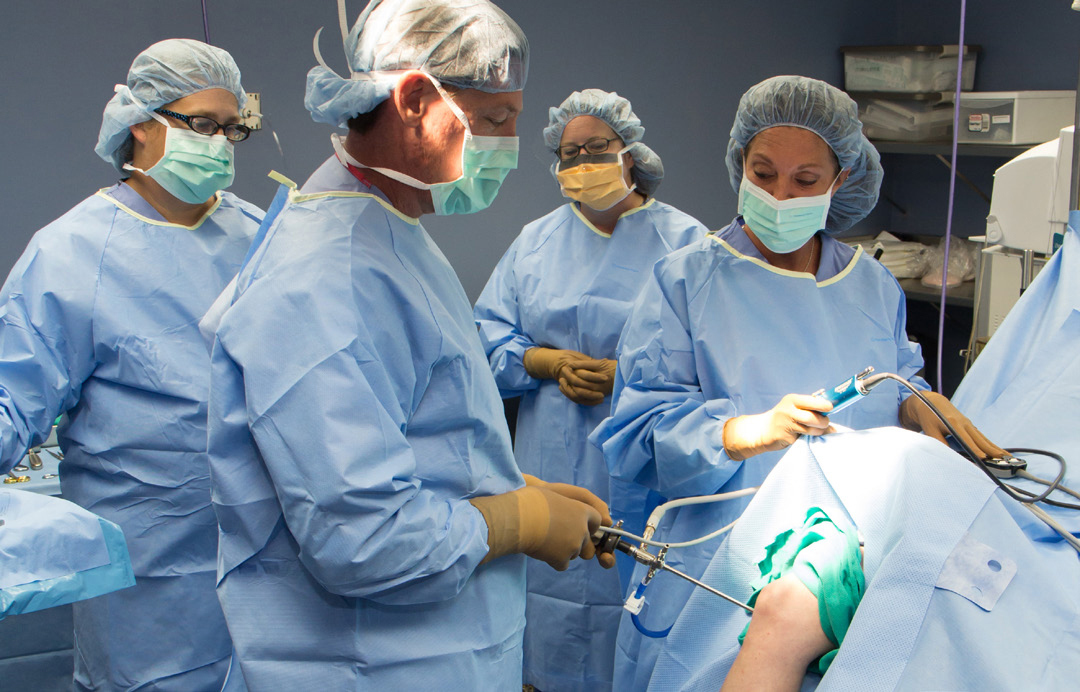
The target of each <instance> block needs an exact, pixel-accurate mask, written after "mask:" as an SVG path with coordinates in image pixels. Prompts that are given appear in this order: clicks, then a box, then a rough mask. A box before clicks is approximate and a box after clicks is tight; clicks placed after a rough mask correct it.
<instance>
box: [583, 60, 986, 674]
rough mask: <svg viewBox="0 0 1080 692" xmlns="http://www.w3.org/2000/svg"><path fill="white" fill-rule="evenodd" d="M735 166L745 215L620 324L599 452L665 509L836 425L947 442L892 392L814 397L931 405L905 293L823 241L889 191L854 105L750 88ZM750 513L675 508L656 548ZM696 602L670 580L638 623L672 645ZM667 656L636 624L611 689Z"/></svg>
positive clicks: (623, 636) (664, 273)
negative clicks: (896, 428)
mask: <svg viewBox="0 0 1080 692" xmlns="http://www.w3.org/2000/svg"><path fill="white" fill-rule="evenodd" d="M727 166H728V171H729V174H730V180H731V184H732V186H733V188H734V189H735V190H736V191H738V192H739V213H740V215H739V216H738V217H736V219H735V221H733V222H732V223H731V225H729V226H728V227H727V228H725V229H723V230H721V231H719V232H716V233H714V234H711V235H709V236H708V237H707V238H706V239H705V240H703V241H701V242H698V243H695V244H694V245H692V246H690V247H687V248H685V249H683V250H681V251H678V252H675V253H673V254H671V255H669V256H668V257H666V258H664V259H662V260H661V261H660V262H658V263H657V264H656V266H655V267H654V268H653V271H652V273H651V276H650V277H649V280H648V281H647V282H646V284H645V288H644V289H643V291H642V293H641V295H640V296H639V298H638V300H637V302H636V303H635V305H634V309H633V311H632V313H631V316H630V319H629V320H628V321H627V329H626V331H625V332H624V333H623V335H622V338H621V341H620V344H619V368H618V371H617V375H616V382H615V389H614V405H613V407H612V415H611V417H609V418H608V419H607V420H605V421H604V422H603V423H602V424H601V425H600V426H599V427H598V429H597V430H596V431H595V433H594V435H593V437H592V439H593V441H594V442H595V443H596V444H598V445H600V446H601V447H602V449H603V451H604V456H605V458H606V460H607V463H608V466H609V468H610V469H611V472H612V474H613V475H614V476H615V477H617V478H621V479H623V480H627V481H634V482H637V483H640V484H641V485H644V486H645V487H648V488H651V489H653V490H655V491H657V492H659V493H660V494H662V495H664V496H666V497H669V498H672V497H684V496H691V495H705V494H711V493H716V492H727V491H732V490H737V489H740V488H747V487H751V486H757V485H760V484H761V482H762V480H763V479H764V478H765V476H766V475H768V473H769V472H770V471H771V470H772V468H773V466H775V464H776V463H777V461H778V459H779V457H780V455H781V450H782V449H784V448H785V447H787V446H788V445H790V444H791V443H792V442H794V441H795V440H796V439H798V437H799V436H800V435H803V434H807V435H820V434H824V433H826V432H828V431H829V429H830V425H831V424H833V423H837V424H843V425H845V426H849V427H852V428H857V429H863V428H870V427H879V426H890V425H896V424H898V423H901V422H902V423H903V424H904V425H905V426H906V427H909V428H912V429H915V430H923V431H924V432H927V433H928V434H931V435H934V436H935V437H942V436H941V431H940V425H941V424H940V423H937V424H936V425H935V424H933V423H932V422H930V420H929V419H930V416H931V414H929V412H928V411H924V410H923V408H925V407H922V406H921V404H918V402H917V400H915V399H910V400H909V399H908V398H907V395H906V393H904V392H900V391H898V388H897V386H896V385H895V383H893V382H889V383H887V384H885V385H882V387H879V388H878V390H877V391H875V393H874V396H871V397H866V399H865V400H863V401H861V402H860V404H859V405H857V406H851V407H849V408H846V409H845V410H843V411H842V412H839V413H837V414H836V415H835V416H832V417H829V416H828V413H829V410H830V408H831V405H830V404H829V402H827V401H825V400H823V399H820V398H818V397H813V396H808V395H809V393H810V392H815V391H817V390H819V389H820V388H821V387H822V386H825V385H831V384H833V383H835V382H839V381H843V380H844V379H845V378H849V377H850V376H851V375H852V373H854V372H857V371H859V370H861V369H863V368H865V367H867V366H873V367H874V368H875V369H877V370H878V371H879V372H892V373H898V374H900V375H901V376H903V377H905V378H907V379H909V380H914V382H915V383H916V386H918V387H919V388H926V387H927V385H926V383H925V382H924V381H923V380H921V379H919V378H917V377H915V375H916V373H917V372H918V371H919V370H920V369H921V368H922V365H923V361H922V356H921V353H920V351H919V347H918V345H916V344H913V343H911V342H910V341H909V340H908V338H907V334H906V331H905V319H906V312H905V303H904V294H903V292H902V291H901V289H900V287H899V285H898V284H897V283H896V280H895V279H894V278H893V277H892V276H891V275H890V274H889V273H888V271H887V270H886V269H885V268H884V267H883V266H882V265H881V264H879V263H878V262H876V261H874V260H873V259H871V258H869V257H867V256H866V255H864V254H863V253H862V251H861V250H853V249H851V248H850V247H848V246H847V245H845V244H843V243H841V242H839V241H837V240H835V239H834V238H832V237H830V234H832V233H836V232H839V231H842V230H845V229H847V228H848V227H850V226H851V225H852V224H854V223H855V222H857V221H858V220H860V219H862V218H863V217H864V216H865V215H866V214H868V213H869V212H870V210H871V209H872V208H873V206H874V204H875V203H876V202H877V198H878V190H879V187H880V185H881V176H882V171H881V166H880V163H879V156H878V153H877V151H876V150H875V149H874V148H873V146H872V145H871V144H870V142H869V141H868V140H867V139H866V137H865V136H863V134H862V124H861V123H860V122H859V120H858V117H857V110H856V106H855V103H854V101H852V100H851V99H850V98H849V97H848V96H847V95H846V94H844V93H843V92H841V91H840V90H838V89H836V88H834V87H832V86H830V85H828V84H826V83H824V82H820V81H818V80H813V79H807V78H805V77H793V76H785V77H774V78H772V79H768V80H766V81H764V82H762V83H760V84H758V85H756V86H754V87H752V88H751V89H750V90H749V91H747V92H746V94H744V95H743V97H742V100H741V101H740V104H739V109H738V113H737V115H736V118H735V124H734V126H733V127H732V130H731V140H730V142H729V144H728V154H727ZM890 394H891V395H890ZM928 396H933V397H935V399H934V401H935V403H938V404H939V407H940V408H943V409H944V410H946V412H947V415H948V416H949V417H950V418H951V419H952V420H954V422H955V427H957V428H958V429H960V430H962V431H964V434H966V435H968V436H969V437H971V438H972V445H973V446H977V447H978V448H980V449H982V450H984V451H986V452H991V453H994V452H995V451H1000V450H997V448H996V447H994V446H993V445H992V444H990V443H989V442H988V441H986V440H985V438H982V437H981V436H980V435H978V431H976V430H974V429H973V428H972V426H971V425H970V423H969V422H968V421H967V420H966V419H965V418H964V417H963V416H962V415H961V414H959V413H958V412H957V411H956V410H955V408H954V407H952V406H951V405H950V404H949V403H948V401H947V400H946V399H945V398H944V397H940V396H939V395H928ZM748 503H749V500H748V499H743V500H735V501H729V502H724V503H715V504H706V505H695V506H687V507H681V508H679V509H677V510H675V511H673V512H669V513H668V514H667V515H666V516H665V518H664V520H663V522H662V523H661V525H660V527H659V528H658V530H657V537H663V539H664V540H665V541H680V540H684V539H687V538H693V537H696V536H700V535H702V534H704V533H708V532H709V531H711V530H713V529H715V528H718V527H720V526H725V525H727V524H729V523H730V522H732V521H733V520H735V519H736V518H737V517H738V516H739V515H740V514H741V513H742V510H743V509H744V508H745V507H746V505H747V504H748ZM715 550H716V544H715V543H704V544H701V545H698V546H695V547H693V548H690V549H687V550H680V551H672V553H671V555H670V556H669V557H668V561H669V563H671V564H672V565H673V566H675V567H678V568H679V569H682V570H683V571H684V572H687V573H688V574H690V575H691V576H693V577H700V576H701V575H702V573H703V571H704V568H705V566H706V565H707V564H708V562H709V559H710V558H711V557H712V554H713V553H714V552H715ZM639 571H640V570H639ZM691 588H692V586H690V585H689V584H686V586H684V585H683V583H678V582H676V580H674V579H671V578H670V577H668V575H663V574H661V575H659V576H658V578H657V579H656V581H655V582H654V585H653V586H652V587H651V588H650V589H649V590H648V591H647V592H646V594H645V596H646V605H645V609H644V610H643V611H642V613H641V615H640V619H641V621H642V622H644V623H645V626H646V627H647V628H649V629H651V630H659V629H663V628H666V627H668V626H669V625H671V624H672V623H673V622H674V621H675V619H676V618H677V617H678V615H679V613H680V611H681V610H682V608H683V606H684V605H685V603H686V599H687V597H688V596H689V593H690V589H691ZM662 645H663V640H662V639H648V638H645V637H644V636H643V635H642V634H640V633H639V632H638V631H637V630H636V629H635V628H634V626H633V625H632V624H631V622H630V618H629V617H625V618H624V619H623V621H622V623H621V627H620V632H619V639H618V645H617V651H616V678H615V680H616V688H618V689H620V690H642V689H645V687H646V686H647V685H648V682H649V679H650V676H651V673H652V669H653V665H654V661H655V657H656V655H657V653H658V651H659V648H660V647H661V646H662Z"/></svg>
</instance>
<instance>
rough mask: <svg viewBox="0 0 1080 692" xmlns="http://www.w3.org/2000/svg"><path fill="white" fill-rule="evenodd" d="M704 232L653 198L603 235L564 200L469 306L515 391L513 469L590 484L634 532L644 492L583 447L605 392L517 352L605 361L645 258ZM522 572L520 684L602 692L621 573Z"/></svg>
mask: <svg viewBox="0 0 1080 692" xmlns="http://www.w3.org/2000/svg"><path fill="white" fill-rule="evenodd" d="M706 232H707V229H706V228H705V227H704V226H703V225H701V223H700V222H698V221H697V220H696V219H694V218H692V217H690V216H688V215H686V214H684V213H683V212H681V211H679V210H677V209H675V208H674V207H671V206H668V205H667V204H664V203H662V202H658V201H656V200H655V199H651V200H649V201H647V202H646V203H645V204H644V205H642V206H640V207H637V208H635V209H633V210H631V211H628V212H626V213H625V214H623V215H622V216H621V217H619V220H618V222H617V224H616V226H615V229H614V233H610V234H609V233H604V232H603V231H601V230H599V229H597V228H596V227H595V226H593V225H592V224H591V223H589V221H588V220H587V219H585V217H584V216H582V214H581V211H580V209H579V208H578V207H577V205H576V204H566V205H564V206H561V207H559V208H558V209H556V210H555V211H553V212H551V213H550V214H548V215H547V216H544V217H543V218H541V219H538V220H536V221H534V222H532V223H530V224H529V225H527V226H526V227H525V228H524V229H523V230H522V232H521V235H519V236H518V238H517V239H516V240H515V241H514V243H513V244H512V245H511V246H510V249H509V250H507V252H506V254H505V255H504V256H503V258H502V260H501V261H500V262H499V264H498V266H497V267H496V268H495V272H494V273H493V274H492V275H491V279H489V280H488V283H487V286H486V287H485V288H484V292H483V293H482V294H481V295H480V300H479V301H478V302H477V304H476V308H475V310H474V315H475V317H476V323H477V326H478V327H479V329H480V338H481V340H482V341H483V343H484V348H485V350H486V351H487V355H488V360H489V361H490V362H491V369H492V372H493V373H494V374H495V382H496V384H498V385H499V390H500V392H501V393H502V395H503V396H504V397H512V396H521V405H520V407H519V409H518V418H517V431H516V435H515V441H514V454H515V456H516V457H517V461H518V465H519V466H520V467H521V470H522V471H524V472H525V473H529V474H532V475H534V476H537V477H538V478H542V479H543V480H545V481H553V482H560V483H572V484H574V485H578V486H582V487H585V488H588V489H589V490H591V491H593V492H594V493H596V495H597V496H599V497H600V498H601V499H603V500H604V501H605V502H608V503H609V504H610V505H611V509H612V516H613V518H614V519H616V520H618V519H624V520H625V521H626V522H627V524H626V527H627V528H628V529H630V530H634V529H636V530H638V531H640V530H641V528H643V526H644V516H642V515H643V514H644V505H645V493H646V490H645V488H643V487H641V486H638V485H636V484H631V483H627V482H625V481H618V480H614V479H612V478H611V477H610V475H609V474H608V470H607V466H606V465H605V464H604V458H603V455H602V454H601V453H600V450H599V449H597V448H596V447H594V446H592V445H590V444H589V443H588V436H589V433H590V432H592V430H593V428H595V427H596V426H597V424H599V423H600V421H602V420H603V419H604V418H605V417H606V416H607V415H608V413H609V412H610V403H611V399H610V398H607V399H605V400H604V402H603V403H601V404H599V405H597V406H582V405H580V404H575V403H574V402H572V401H570V400H569V399H567V398H566V397H565V396H563V395H562V393H561V392H559V384H558V382H556V381H554V380H544V381H541V380H538V379H535V378H533V377H532V376H530V375H529V374H528V373H527V372H525V367H524V366H523V364H522V358H523V357H524V354H525V351H527V350H528V349H530V348H534V347H536V346H543V347H546V348H558V349H569V350H574V351H580V352H581V353H584V354H585V355H587V356H590V357H592V358H611V359H613V358H614V357H615V345H616V343H617V342H618V340H619V333H620V332H621V331H622V328H623V324H624V323H625V322H626V317H627V315H629V314H630V306H631V305H632V304H633V301H634V298H636V297H637V294H638V291H639V290H640V289H641V286H642V284H643V283H644V281H645V278H646V277H647V276H648V272H649V269H650V268H651V267H652V265H653V263H654V262H656V260H658V259H660V258H661V257H663V256H664V255H666V254H668V253H669V252H671V251H673V250H677V249H678V248H681V247H684V246H686V245H688V244H689V243H691V242H693V241H695V240H700V239H701V238H703V237H704V236H705V233H706ZM609 485H610V486H611V487H610V489H609ZM627 572H629V566H627ZM527 573H528V597H527V600H526V605H525V619H526V622H527V623H528V624H527V625H526V627H525V682H527V683H531V684H533V685H535V686H536V687H537V688H539V689H541V690H560V691H565V692H574V691H580V692H602V691H604V690H610V689H611V679H612V665H613V661H614V658H613V657H614V653H615V635H616V633H617V631H618V627H619V617H620V615H621V613H622V588H621V587H620V585H619V578H618V574H617V573H616V572H615V570H604V569H603V568H601V567H600V566H599V565H598V564H597V563H596V561H595V560H588V561H585V560H577V561H574V562H573V563H571V565H570V568H569V569H568V570H567V571H566V572H561V573H560V572H556V571H555V570H553V569H551V567H549V566H548V565H546V564H543V563H540V562H536V561H530V562H529V565H528V567H527ZM627 576H629V575H627Z"/></svg>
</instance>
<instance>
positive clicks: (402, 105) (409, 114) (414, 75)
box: [390, 70, 435, 127]
mask: <svg viewBox="0 0 1080 692" xmlns="http://www.w3.org/2000/svg"><path fill="white" fill-rule="evenodd" d="M433 91H435V87H434V86H433V85H432V84H431V80H430V79H428V77H427V75H425V74H424V73H423V72H420V71H418V70H414V71H412V72H409V73H407V74H406V75H405V76H404V77H402V78H401V81H399V82H398V84H397V86H396V87H394V92H393V94H391V96H390V98H391V99H392V100H393V103H394V108H395V110H397V113H398V117H399V118H401V122H402V123H403V124H404V125H405V126H406V127H417V126H419V124H420V120H421V119H422V118H423V116H424V113H425V112H426V111H427V102H428V99H427V98H426V97H427V96H428V95H429V94H430V93H431V92H433Z"/></svg>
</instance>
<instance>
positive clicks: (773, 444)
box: [723, 394, 833, 461]
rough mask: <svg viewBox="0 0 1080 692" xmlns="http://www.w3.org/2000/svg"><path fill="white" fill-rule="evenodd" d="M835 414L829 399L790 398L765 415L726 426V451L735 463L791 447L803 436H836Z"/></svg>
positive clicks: (738, 418) (740, 418)
mask: <svg viewBox="0 0 1080 692" xmlns="http://www.w3.org/2000/svg"><path fill="white" fill-rule="evenodd" d="M831 410H832V404H830V403H829V402H828V401H826V400H825V399H822V398H820V397H816V396H808V395H806V394H788V395H787V396H785V397H784V398H783V399H781V400H780V403H778V404H777V405H776V406H774V407H772V408H771V409H769V410H768V411H766V412H764V413H758V414H755V415H749V416H735V417H734V418H729V419H728V420H727V422H725V423H724V432H723V440H724V449H725V450H726V451H727V453H728V456H729V457H731V458H732V459H734V460H735V461H742V460H743V459H749V458H750V457H753V456H757V455H758V454H761V453H763V452H775V451H776V450H778V449H784V448H785V447H788V446H790V445H791V444H792V443H794V442H795V440H797V439H799V437H800V436H801V435H824V434H825V433H828V432H832V431H833V429H832V427H831V426H830V425H829V418H828V416H825V415H823V414H825V413H828V412H829V411H831Z"/></svg>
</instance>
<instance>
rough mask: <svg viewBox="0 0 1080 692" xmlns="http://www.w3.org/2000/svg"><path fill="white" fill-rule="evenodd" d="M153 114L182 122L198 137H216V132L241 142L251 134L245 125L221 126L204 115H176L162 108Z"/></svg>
mask: <svg viewBox="0 0 1080 692" xmlns="http://www.w3.org/2000/svg"><path fill="white" fill-rule="evenodd" d="M154 112H155V113H160V114H162V115H167V116H169V117H170V118H176V119H177V120H179V121H181V122H183V123H184V124H185V125H187V126H188V127H190V128H191V129H192V130H194V131H195V132H197V133H199V134H200V135H206V136H207V137H209V136H211V135H216V134H217V131H218V130H221V131H222V132H223V133H225V137H227V138H228V140H229V141H230V142H243V141H244V140H245V139H247V138H248V135H250V134H251V128H250V127H248V126H247V125H241V124H240V123H229V124H228V125H222V124H221V123H219V122H218V121H216V120H214V119H213V118H208V117H206V116H205V115H184V114H183V113H177V112H175V111H167V110H165V109H164V108H155V109H154Z"/></svg>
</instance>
